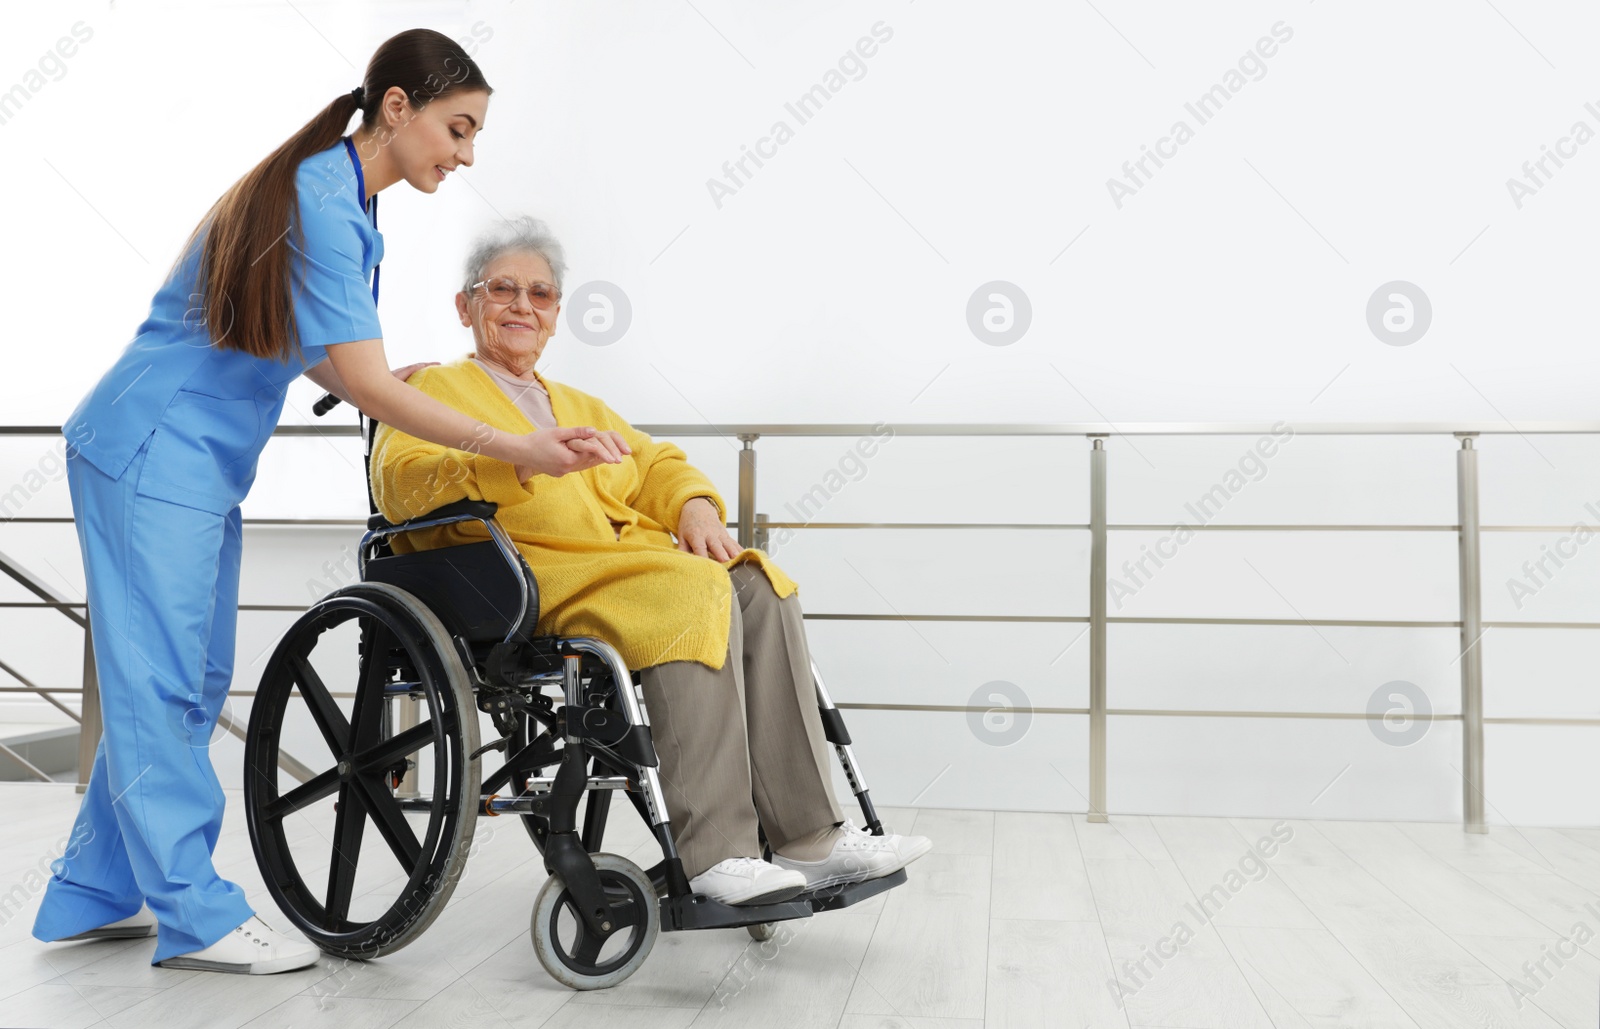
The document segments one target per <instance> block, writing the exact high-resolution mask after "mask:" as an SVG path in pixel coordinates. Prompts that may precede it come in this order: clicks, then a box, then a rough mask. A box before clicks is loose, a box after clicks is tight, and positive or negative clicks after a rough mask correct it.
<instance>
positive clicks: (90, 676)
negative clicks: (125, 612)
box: [77, 606, 101, 793]
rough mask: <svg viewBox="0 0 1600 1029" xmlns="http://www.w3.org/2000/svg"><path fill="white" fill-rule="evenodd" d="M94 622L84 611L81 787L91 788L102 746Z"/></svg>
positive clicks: (80, 719) (79, 743) (80, 715)
mask: <svg viewBox="0 0 1600 1029" xmlns="http://www.w3.org/2000/svg"><path fill="white" fill-rule="evenodd" d="M92 626H93V620H92V619H91V618H90V612H89V609H88V607H87V606H85V607H84V610H83V693H82V696H81V701H82V703H81V705H80V709H79V712H78V786H77V792H79V793H82V792H83V791H85V790H87V789H88V788H89V773H90V772H91V771H93V770H94V752H95V749H96V748H97V747H98V746H99V745H100V724H101V723H100V673H99V672H97V671H96V670H95V667H94V630H93V627H92Z"/></svg>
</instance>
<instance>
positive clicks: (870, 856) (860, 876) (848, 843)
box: [772, 821, 933, 892]
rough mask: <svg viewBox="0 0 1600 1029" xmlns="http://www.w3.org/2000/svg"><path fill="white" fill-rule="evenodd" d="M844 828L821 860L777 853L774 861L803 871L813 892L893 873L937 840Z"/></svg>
mask: <svg viewBox="0 0 1600 1029" xmlns="http://www.w3.org/2000/svg"><path fill="white" fill-rule="evenodd" d="M840 829H841V830H842V831H841V832H840V834H839V839H838V840H836V841H835V842H834V844H833V852H832V853H831V854H829V855H828V856H827V857H825V858H823V859H821V860H820V861H795V860H793V859H792V858H786V857H784V856H783V855H782V854H777V853H774V854H773V855H772V863H773V864H775V865H777V866H778V867H779V868H791V869H794V870H795V871H797V872H801V873H803V874H804V875H805V877H806V890H807V892H810V891H812V890H820V889H824V888H825V887H828V886H841V885H843V884H845V883H854V882H863V881H865V880H867V879H881V878H883V877H884V876H886V875H893V874H894V873H895V872H898V871H900V869H902V868H904V867H905V866H907V865H909V864H910V863H911V862H913V861H915V860H916V859H917V858H919V857H921V856H922V855H924V854H926V853H927V852H928V851H930V850H932V849H933V841H932V840H930V839H928V838H927V837H926V836H897V835H892V834H887V835H883V836H874V835H873V834H872V833H870V832H868V831H867V830H865V829H858V828H856V826H855V824H854V823H852V822H849V821H846V822H845V823H844V824H843V825H842V826H840Z"/></svg>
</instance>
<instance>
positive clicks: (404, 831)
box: [244, 398, 906, 990]
mask: <svg viewBox="0 0 1600 1029" xmlns="http://www.w3.org/2000/svg"><path fill="white" fill-rule="evenodd" d="M327 399H331V398H327ZM327 406H331V405H328V404H326V403H322V404H319V405H318V413H319V414H320V413H322V411H323V410H325V409H326V407H327ZM374 428H375V427H374V426H373V425H372V423H370V422H368V423H366V425H365V429H364V433H363V435H364V437H365V441H366V452H367V455H368V472H367V479H368V482H367V486H368V501H369V507H370V509H371V510H372V511H373V512H374V513H373V514H372V517H371V518H370V519H369V521H368V523H367V531H366V533H365V535H364V536H363V537H362V539H361V544H360V548H359V550H358V552H357V561H358V567H359V581H357V582H355V583H353V584H350V585H347V586H344V587H342V588H339V589H335V590H333V591H332V592H330V593H328V594H326V595H325V596H323V597H322V598H321V599H320V600H318V601H316V602H315V603H313V604H312V605H311V606H310V607H309V608H308V609H307V610H306V612H305V613H304V614H303V615H301V616H300V617H299V618H298V619H297V620H296V621H295V623H294V625H293V626H292V627H291V628H290V629H289V631H288V632H287V633H286V634H285V635H284V636H283V638H282V639H281V640H280V641H279V642H278V644H277V646H276V648H275V649H274V650H273V652H272V655H271V657H270V658H269V659H268V661H267V664H266V666H265V669H264V671H263V673H262V676H261V682H260V687H259V689H258V691H257V693H256V697H255V702H254V705H253V707H252V710H251V712H250V718H249V724H248V729H247V732H246V737H245V770H246V771H245V782H244V796H245V807H246V818H247V821H248V826H249V832H250V840H251V845H252V847H253V849H254V852H255V855H256V861H257V863H258V864H259V866H260V868H261V872H262V876H263V878H264V880H265V882H266V886H267V889H268V891H269V892H270V893H271V895H272V898H273V900H274V901H276V902H277V904H278V906H279V907H280V908H281V909H282V911H283V913H284V914H285V916H286V917H287V918H288V919H289V920H290V921H291V922H293V923H294V924H295V925H296V926H297V927H298V928H299V929H300V931H301V932H303V933H305V935H306V937H307V938H308V939H309V940H310V941H311V942H312V943H314V944H316V945H317V946H318V947H320V948H321V949H322V950H323V951H324V952H326V953H328V954H330V955H335V956H340V957H346V958H351V959H357V960H367V959H371V958H376V957H380V956H383V955H386V954H391V953H394V952H395V951H397V950H399V949H400V948H402V947H404V946H406V945H407V944H408V943H410V942H412V941H413V940H415V939H417V937H418V936H420V935H421V934H422V932H423V931H424V930H425V929H427V927H428V926H429V925H430V924H431V923H432V922H433V920H434V919H435V918H437V917H438V916H439V914H440V913H441V912H442V911H443V909H444V906H445V904H446V903H447V902H448V901H449V899H450V896H451V893H452V892H453V891H454V889H455V887H456V884H457V882H458V881H459V880H460V879H461V877H462V874H463V872H464V869H465V866H466V861H467V858H468V856H469V853H470V851H471V850H472V849H473V840H474V832H475V828H476V825H477V821H478V819H480V818H498V817H514V818H517V819H519V820H520V821H521V823H522V826H523V828H524V829H525V830H526V832H527V834H528V836H529V837H530V839H531V841H532V843H533V845H534V847H535V848H536V849H537V850H538V852H539V854H540V856H541V857H542V859H543V863H544V868H545V871H546V873H547V874H548V879H546V881H545V882H544V885H543V887H542V888H541V889H540V890H539V892H538V895H537V897H536V898H535V900H534V904H533V914H532V918H531V927H530V933H531V936H532V940H533V949H534V953H535V955H536V956H537V958H538V960H539V963H540V964H541V965H542V966H543V967H544V969H545V970H546V971H547V972H548V973H549V974H550V975H551V976H552V977H553V978H554V979H555V980H557V981H558V982H560V983H562V984H563V985H565V986H567V987H569V988H571V989H575V990H591V989H601V988H605V987H609V986H614V985H616V984H618V983H620V982H622V981H623V980H625V979H627V978H628V977H629V976H630V975H632V974H633V973H634V972H635V971H637V970H638V969H639V967H640V966H641V965H642V964H643V963H644V961H645V959H646V958H647V957H648V956H649V954H650V951H651V948H652V947H653V946H654V944H655V941H656V938H657V935H658V934H659V933H661V932H677V931H682V930H689V929H714V928H744V929H746V931H747V932H748V933H749V934H750V936H751V937H752V938H754V939H756V940H767V939H770V938H771V937H772V936H773V935H774V933H775V931H776V930H775V926H776V924H777V923H779V922H782V921H786V920H790V919H798V918H809V917H811V916H812V915H813V914H815V913H818V912H822V911H830V910H835V909H838V908H843V907H848V906H850V905H852V904H856V903H859V902H861V901H863V900H866V899H867V898H869V897H872V896H875V895H877V894H880V893H882V892H884V891H886V890H889V889H892V888H893V887H895V886H899V885H901V884H902V883H904V882H905V881H906V872H905V870H904V869H901V870H899V871H897V872H895V873H893V874H891V875H888V876H884V877H882V878H878V879H872V880H867V881H864V882H857V883H851V884H847V885H843V886H835V887H828V888H824V889H820V890H815V891H811V892H808V893H802V894H801V895H799V896H798V897H795V898H794V899H792V900H788V901H784V902H782V903H775V904H749V905H737V906H730V905H724V904H721V903H719V902H717V901H714V900H712V899H711V898H709V897H706V896H704V895H700V894H695V893H693V892H691V890H690V888H689V883H688V880H687V878H686V877H685V874H684V869H683V863H682V861H681V860H680V859H679V856H678V852H677V847H676V844H675V842H674V840H673V835H672V831H671V825H670V823H669V821H668V817H667V810H666V804H665V799H664V795H663V793H662V788H661V783H660V779H659V776H658V772H657V769H658V766H659V761H658V758H657V756H656V751H655V747H654V745H653V743H652V742H651V737H650V722H649V717H648V714H647V712H646V710H645V705H644V697H643V689H642V687H641V685H640V679H639V673H638V672H631V671H630V670H629V669H628V668H627V667H625V665H624V663H623V661H622V658H621V655H620V654H618V652H617V651H616V650H615V649H614V648H613V647H612V646H611V645H610V644H608V643H607V642H605V641H604V640H602V639H598V638H595V637H587V636H567V637H562V636H537V635H535V626H536V624H537V623H538V620H539V591H538V584H537V583H536V582H535V580H534V576H533V574H532V572H531V571H530V570H529V568H528V565H527V563H526V561H524V560H523V558H522V555H521V554H520V553H518V551H517V549H516V547H515V546H514V545H513V544H512V541H511V538H510V536H509V535H508V534H507V533H506V531H505V530H504V528H503V527H501V526H500V525H499V524H498V523H497V522H496V521H495V517H494V516H495V505H494V504H492V503H487V502H482V501H473V500H462V501H458V502H456V503H452V504H448V505H445V506H443V507H440V508H438V509H436V510H434V511H432V512H429V513H427V514H424V515H421V516H418V517H415V518H411V519H409V520H406V521H403V522H400V523H398V524H393V523H390V522H389V521H387V520H386V519H385V518H384V517H383V516H382V515H381V514H378V513H376V512H377V509H376V505H375V504H372V502H371V501H372V490H371V471H370V468H371V464H370V460H371V449H372V440H373V435H374ZM466 521H477V522H480V523H481V524H482V525H483V527H484V529H485V530H486V531H487V534H488V538H487V539H485V540H481V541H478V542H474V543H468V544H463V545H460V546H452V547H447V548H442V549H435V550H427V551H420V552H416V553H411V554H397V553H395V552H394V551H393V549H392V547H391V546H390V541H391V540H392V539H393V538H394V537H395V536H397V535H399V534H401V533H404V532H407V531H410V530H414V529H423V528H431V527H434V526H440V525H448V524H452V523H458V522H466ZM811 670H812V677H813V681H814V685H815V687H816V694H817V703H818V706H819V709H820V712H821V716H822V725H823V728H824V731H825V734H826V737H827V739H828V741H829V742H830V743H831V744H832V746H833V749H834V752H835V754H836V756H837V758H838V760H839V762H840V763H841V765H842V766H843V769H844V773H845V777H846V779H847V780H848V782H849V784H850V787H851V790H852V791H853V792H854V794H855V796H856V799H857V800H858V802H859V803H860V806H861V812H862V816H863V819H864V824H865V825H866V827H867V829H868V830H869V831H870V832H872V833H874V834H877V835H882V834H883V833H884V831H885V830H884V827H883V825H882V823H881V822H880V821H879V818H878V815H877V812H876V810H875V809H874V807H873V803H872V799H871V797H870V795H869V793H868V788H867V783H866V780H865V778H864V777H863V776H862V774H861V769H860V766H859V765H858V764H857V762H856V759H855V755H854V753H853V750H852V744H851V739H850V734H849V732H848V731H847V730H846V728H845V724H844V720H843V718H842V717H841V716H840V713H839V711H838V709H837V708H836V707H835V706H834V704H833V702H832V700H831V699H830V698H829V695H828V691H827V689H826V687H825V686H824V685H823V682H822V677H821V675H820V674H819V673H818V672H817V668H816V664H815V662H813V663H812V666H811ZM341 687H342V688H344V690H345V692H341ZM341 700H348V701H349V703H348V704H347V705H346V704H343V703H341ZM480 713H482V714H485V715H487V716H488V719H489V721H490V723H491V724H492V725H493V727H494V732H495V733H496V734H497V736H496V738H495V739H492V740H488V741H483V740H482V739H481V738H480V718H479V715H480ZM286 743H287V745H286ZM308 747H310V748H312V749H314V750H315V752H316V753H319V754H320V753H323V752H326V753H327V755H328V756H327V757H326V758H325V759H324V760H322V761H320V762H318V763H315V767H313V766H307V765H305V764H303V763H302V762H300V761H299V760H297V759H296V758H295V757H293V756H291V755H292V754H294V753H307V752H308V751H307V749H306V748H308ZM486 764H487V765H491V766H493V765H498V767H492V768H491V769H489V770H485V768H484V766H485V765H486ZM617 793H621V794H622V795H623V796H625V797H626V798H627V799H628V801H629V802H630V804H631V805H632V807H633V808H634V810H635V811H636V812H637V813H638V815H639V816H640V817H641V818H642V819H643V820H644V823H645V824H646V826H647V827H648V830H649V833H650V835H651V836H652V837H653V839H654V841H655V842H656V843H658V844H659V845H660V850H661V855H662V859H661V861H659V862H658V863H656V864H654V865H653V866H652V867H650V868H648V869H642V868H640V867H639V866H638V865H637V864H635V863H634V862H632V861H630V860H628V859H626V858H625V857H622V856H620V855H617V854H611V853H606V852H605V851H604V850H603V845H604V837H605V831H606V825H607V819H608V816H609V814H610V807H611V800H612V797H613V796H614V795H615V794H617ZM330 802H331V803H330ZM580 802H583V808H584V811H583V818H582V826H581V828H580V826H579V825H578V808H579V806H580ZM369 823H370V826H369ZM369 828H370V829H371V830H373V831H374V832H375V834H376V836H375V837H374V835H373V833H372V832H368V829H369ZM762 844H763V847H764V848H765V847H766V840H765V834H763V835H762ZM652 853H653V850H652Z"/></svg>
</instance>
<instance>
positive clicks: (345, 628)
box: [244, 583, 481, 959]
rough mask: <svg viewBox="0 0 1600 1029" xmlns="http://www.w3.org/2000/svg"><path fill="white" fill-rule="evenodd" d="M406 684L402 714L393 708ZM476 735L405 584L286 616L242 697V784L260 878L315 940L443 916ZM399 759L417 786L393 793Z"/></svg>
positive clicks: (384, 937)
mask: <svg viewBox="0 0 1600 1029" xmlns="http://www.w3.org/2000/svg"><path fill="white" fill-rule="evenodd" d="M407 697H410V698H415V699H416V700H418V701H419V702H420V704H419V707H420V710H419V711H418V713H417V716H416V719H415V722H416V724H415V725H411V726H409V727H408V726H406V725H405V724H404V721H405V720H404V718H403V717H401V716H400V715H399V714H398V713H397V712H395V711H394V710H393V708H394V707H395V705H397V704H399V703H401V702H403V701H404V700H405V698H407ZM477 749H478V712H477V706H476V704H475V702H474V699H473V694H472V688H471V686H470V685H469V683H468V681H467V677H466V670H465V669H464V667H463V666H462V664H461V660H460V658H459V657H458V656H457V654H456V650H455V648H454V646H453V645H452V643H451V640H450V637H449V634H448V633H447V632H446V631H445V628H444V626H443V625H441V624H440V622H439V620H438V618H436V617H435V616H434V615H433V613H432V612H431V611H429V610H428V609H427V607H425V606H424V605H423V604H422V602H421V601H419V600H417V599H416V598H415V597H414V596H412V595H411V594H409V593H407V592H405V591H404V590H400V589H396V588H395V587H393V586H387V585H384V584H381V583H359V584H357V585H353V586H348V587H345V588H344V589H340V590H337V591H335V592H333V593H331V594H329V595H328V596H327V597H325V598H323V599H322V600H320V601H318V602H317V603H316V604H314V605H312V607H311V608H310V609H309V610H308V611H307V612H306V613H305V614H304V615H302V616H301V617H300V619H299V620H298V621H296V622H295V624H294V625H293V627H291V628H290V630H289V632H288V633H287V634H286V635H285V636H284V638H283V639H282V640H281V641H279V643H278V646H277V649H276V650H275V651H274V652H273V654H272V657H271V659H270V660H269V661H268V662H267V667H266V670H265V672H264V673H263V674H262V677H261V686H260V689H259V691H258V692H257V694H256V699H255V704H254V706H253V708H252V710H251V712H250V725H249V730H248V732H247V734H246V740H245V758H246V760H245V768H246V775H245V786H244V790H245V805H246V817H247V818H248V821H249V827H250V840H251V843H252V844H253V845H254V847H255V852H256V860H257V862H258V863H259V864H260V866H261V872H262V876H263V878H264V879H265V880H266V885H267V889H268V891H269V892H270V893H271V894H272V897H273V899H274V900H275V901H277V903H278V905H279V907H281V908H282V909H283V912H284V914H285V915H287V916H288V918H289V920H290V921H292V922H293V923H294V924H295V925H296V926H297V927H299V929H300V931H301V932H303V933H305V934H306V936H307V938H309V939H310V940H311V942H313V943H315V944H316V945H317V946H319V947H321V948H322V949H323V950H324V951H327V952H329V953H331V954H338V955H341V956H346V957H352V958H359V959H366V958H373V957H377V956H379V955H382V954H388V953H392V952H393V951H396V950H399V949H400V948H401V947H404V946H405V945H406V944H408V943H410V942H411V941H412V940H414V939H416V938H417V936H419V935H420V934H421V933H422V931H423V930H424V929H426V928H427V927H428V926H429V925H430V924H431V923H432V922H433V920H434V919H435V918H437V917H438V915H439V913H440V912H441V911H442V910H443V909H444V906H445V903H446V902H447V901H448V900H449V898H450V894H451V893H452V892H453V891H454V889H455V884H456V882H457V880H458V879H459V877H460V875H461V870H462V867H463V866H464V865H465V863H466V859H467V853H468V850H469V848H470V846H471V842H472V832H473V826H474V825H475V824H476V821H477V815H478V795H479V789H480V786H481V780H480V779H479V778H478V759H477V758H475V757H473V756H472V754H473V752H474V751H476V750H477ZM280 759H283V760H282V761H280ZM284 762H290V763H291V765H292V763H294V762H298V763H300V764H302V765H304V766H306V767H305V769H304V773H303V774H306V773H308V774H309V775H310V777H309V778H308V779H305V781H303V782H302V781H296V779H295V778H292V777H290V776H288V775H287V773H286V772H285V771H283V770H282V769H281V768H280V764H282V763H284ZM408 770H409V771H411V772H412V773H413V775H414V779H415V782H416V790H415V795H414V796H410V795H397V792H396V791H397V789H398V788H399V787H401V785H402V782H403V781H404V777H405V774H406V773H407V771H408ZM369 826H370V828H371V829H372V830H374V831H372V832H369V831H368V829H369Z"/></svg>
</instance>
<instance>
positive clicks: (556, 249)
mask: <svg viewBox="0 0 1600 1029" xmlns="http://www.w3.org/2000/svg"><path fill="white" fill-rule="evenodd" d="M510 253H529V254H538V255H539V256H540V257H542V258H544V259H545V261H547V262H548V263H549V265H550V274H552V275H554V276H555V278H556V289H561V288H562V281H561V280H562V279H563V278H565V277H566V274H567V260H566V256H565V253H564V252H563V251H562V249H561V241H560V240H558V239H556V237H555V233H553V232H551V231H550V226H548V225H546V224H545V223H544V222H542V221H540V220H539V219H538V218H533V217H530V216H528V215H526V214H524V215H519V216H517V217H515V218H508V219H506V220H505V221H503V222H500V223H499V224H497V225H494V226H492V227H491V228H489V229H486V230H484V231H483V232H481V233H479V234H478V238H477V239H475V240H473V242H472V249H471V250H470V251H468V253H467V266H466V278H465V279H463V280H462V282H461V289H462V291H463V292H471V290H472V284H473V283H474V282H480V281H482V279H483V270H484V269H485V268H487V267H488V266H489V263H490V262H491V261H493V260H494V259H495V258H497V257H499V256H500V255H502V254H510Z"/></svg>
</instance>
